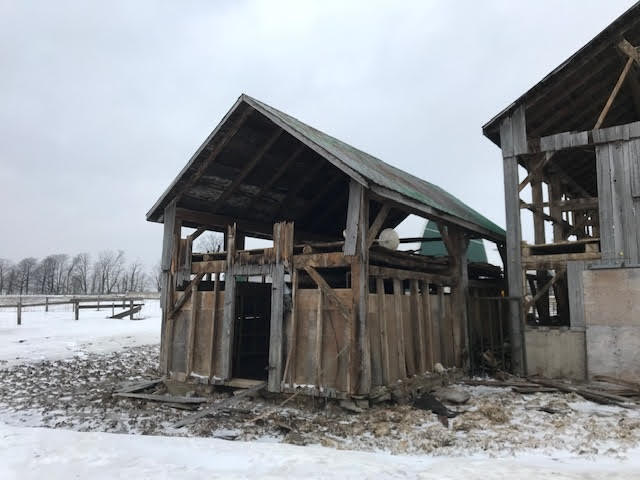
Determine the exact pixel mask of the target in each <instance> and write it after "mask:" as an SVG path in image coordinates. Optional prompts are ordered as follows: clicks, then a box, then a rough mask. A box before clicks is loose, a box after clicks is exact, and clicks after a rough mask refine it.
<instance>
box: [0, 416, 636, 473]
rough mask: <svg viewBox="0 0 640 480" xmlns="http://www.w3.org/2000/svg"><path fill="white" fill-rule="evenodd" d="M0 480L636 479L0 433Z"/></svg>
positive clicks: (466, 461)
mask: <svg viewBox="0 0 640 480" xmlns="http://www.w3.org/2000/svg"><path fill="white" fill-rule="evenodd" d="M0 444H2V445H3V446H2V449H0V478H3V479H6V480H10V479H11V480H12V479H22V480H29V479H34V480H35V479H37V480H41V479H43V478H46V479H50V480H58V479H60V480H63V479H64V480H67V479H69V478H91V479H94V480H96V479H114V478H122V479H129V478H136V479H148V478H153V479H154V480H160V479H165V478H166V479H174V480H175V479H201V478H228V479H233V478H253V479H255V478H274V479H275V478H277V479H283V478H331V479H335V478H376V479H378V478H422V479H441V480H446V479H451V480H454V479H455V480H457V479H476V478H477V479H483V480H492V479H502V478H510V479H514V480H515V479H522V478H545V479H601V478H603V477H605V476H606V477H607V479H608V480H613V479H627V480H628V479H633V478H640V461H639V460H638V458H639V457H640V450H638V451H634V452H632V455H630V457H631V458H634V460H629V461H626V462H620V461H617V460H613V459H606V458H603V459H599V460H598V461H593V460H589V459H584V458H575V457H573V458H572V457H570V456H566V454H562V453H560V454H559V455H557V456H554V457H546V456H541V455H526V454H525V455H521V456H517V457H507V458H489V457H486V456H474V457H465V458H452V457H428V456H402V455H389V454H385V453H364V452H352V451H337V450H332V449H328V448H324V447H297V446H294V445H284V444H275V443H258V442H252V443H248V442H229V441H224V440H216V439H209V438H177V437H174V438H172V437H152V436H137V435H118V434H110V433H78V432H70V431H67V430H49V429H33V428H14V427H6V426H0Z"/></svg>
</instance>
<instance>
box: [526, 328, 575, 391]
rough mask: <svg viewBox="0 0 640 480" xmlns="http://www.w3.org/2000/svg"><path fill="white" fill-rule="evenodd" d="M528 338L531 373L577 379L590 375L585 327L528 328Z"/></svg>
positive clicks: (529, 372) (528, 362) (528, 363)
mask: <svg viewBox="0 0 640 480" xmlns="http://www.w3.org/2000/svg"><path fill="white" fill-rule="evenodd" d="M524 338H525V344H526V352H527V372H528V374H529V375H533V374H537V375H543V376H545V377H549V378H571V379H575V380H584V379H585V378H586V365H585V336H584V331H583V330H569V329H566V328H544V327H539V328H528V329H526V330H525V333H524Z"/></svg>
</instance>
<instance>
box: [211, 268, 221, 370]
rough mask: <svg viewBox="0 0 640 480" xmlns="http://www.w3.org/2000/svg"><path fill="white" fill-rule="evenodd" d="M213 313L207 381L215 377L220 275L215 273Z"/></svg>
mask: <svg viewBox="0 0 640 480" xmlns="http://www.w3.org/2000/svg"><path fill="white" fill-rule="evenodd" d="M213 282H214V283H213V311H212V312H211V349H210V350H209V379H212V378H213V377H214V376H215V370H216V335H217V330H218V328H219V326H218V323H219V322H220V319H219V317H218V295H219V292H220V273H218V272H216V274H215V277H214V279H213Z"/></svg>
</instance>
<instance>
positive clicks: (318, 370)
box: [314, 290, 323, 388]
mask: <svg viewBox="0 0 640 480" xmlns="http://www.w3.org/2000/svg"><path fill="white" fill-rule="evenodd" d="M322 299H323V297H322V290H320V291H319V292H318V309H317V312H316V342H315V343H316V344H315V354H314V364H315V377H316V386H317V387H318V388H320V387H321V386H322V330H323V306H322Z"/></svg>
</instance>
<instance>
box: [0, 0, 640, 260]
mask: <svg viewBox="0 0 640 480" xmlns="http://www.w3.org/2000/svg"><path fill="white" fill-rule="evenodd" d="M631 5H632V2H631V1H630V0H624V1H620V0H607V1H600V0H590V1H585V0H576V1H562V2H558V1H551V0H548V1H482V2H480V1H471V0H468V1H457V2H451V1H445V0H442V1H439V2H435V1H433V2H427V1H418V2H375V1H371V0H366V1H361V2H360V1H349V2H346V1H336V2H331V1H318V2H302V1H289V2H278V1H255V2H251V1H246V2H240V1H234V2H231V1H229V2H214V1H202V2H197V1H174V2H161V1H158V2H146V1H129V0H127V1H107V2H105V1H101V2H98V1H95V2H91V1H76V2H67V1H61V0H56V1H49V0H47V1H42V2H31V1H24V0H15V1H7V0H0V46H1V48H0V180H1V182H2V183H1V184H0V225H1V232H2V235H1V236H0V257H4V258H10V259H13V260H19V259H20V258H21V257H24V256H37V257H42V256H44V255H47V254H50V253H59V252H60V253H69V254H74V253H77V252H80V251H89V252H92V253H96V252H98V251H100V250H103V249H123V250H125V251H126V252H127V254H128V257H129V259H131V260H133V259H136V258H137V259H140V260H141V261H143V262H145V263H146V264H147V265H153V264H154V263H156V261H157V258H158V257H159V252H160V248H161V236H162V226H161V225H159V224H151V223H147V222H146V221H145V214H146V212H147V210H148V209H149V208H150V207H151V206H152V205H153V203H154V202H155V201H156V199H157V198H158V197H159V195H160V194H161V193H162V192H163V191H164V189H165V188H166V187H167V186H168V184H169V183H170V181H171V180H172V179H173V178H174V177H175V175H176V174H177V173H178V171H179V170H180V169H181V168H182V167H183V165H184V164H185V163H186V162H187V160H188V159H189V157H190V156H191V154H192V153H193V151H194V150H195V149H196V148H197V147H198V146H199V145H200V144H201V143H202V141H203V140H204V139H205V137H206V136H207V135H208V134H209V132H210V131H211V130H212V129H213V128H214V127H215V125H216V124H217V123H218V121H219V120H220V119H221V118H222V116H223V115H224V113H225V112H226V111H227V110H228V109H229V108H230V107H231V105H232V104H233V103H234V102H235V100H236V99H237V97H238V96H239V95H240V94H241V93H243V92H244V93H247V94H249V95H251V96H254V97H256V98H258V99H260V100H262V101H264V102H266V103H268V104H270V105H272V106H274V107H276V108H278V109H281V110H283V111H285V112H287V113H289V114H292V115H294V116H296V117H298V118H299V119H300V120H302V121H304V122H306V123H309V124H311V125H313V126H315V127H317V128H319V129H321V130H324V131H325V132H327V133H329V134H332V135H334V136H336V137H338V138H340V139H342V140H344V141H346V142H348V143H351V144H353V145H355V146H356V147H359V148H361V149H363V150H365V151H367V152H369V153H371V154H373V155H375V156H377V157H379V158H381V159H382V160H384V161H386V162H388V163H391V164H393V165H395V166H397V167H399V168H402V169H404V170H406V171H408V172H410V173H413V174H415V175H417V176H420V177H422V178H424V179H426V180H428V181H430V182H432V183H435V184H437V185H439V186H441V187H443V188H445V189H446V190H448V191H450V192H451V193H453V194H454V195H456V196H458V197H459V198H460V199H462V200H463V201H464V202H466V203H468V204H469V205H471V206H473V207H474V208H476V209H477V210H479V211H480V212H481V213H483V214H484V215H486V216H487V217H489V218H490V219H492V220H493V221H494V222H496V223H498V224H500V225H502V226H504V207H503V187H502V165H501V160H500V158H501V157H500V152H499V150H498V148H497V147H495V146H494V145H493V144H492V143H491V142H490V141H489V140H487V139H486V138H484V137H483V136H482V134H481V126H482V125H483V124H484V123H485V122H486V121H487V120H489V119H490V118H491V117H492V116H493V115H495V114H496V113H498V112H499V111H500V110H502V109H503V108H504V107H505V106H507V105H508V104H509V103H510V102H511V101H513V100H514V99H515V98H516V97H518V96H519V95H520V94H522V93H523V92H524V91H525V90H526V89H528V88H529V87H531V86H532V85H534V84H535V83H536V82H537V81H538V80H540V79H541V78H542V76H544V75H545V74H546V73H548V72H549V71H550V70H552V69H553V68H554V67H556V66H557V65H558V64H559V63H560V62H562V61H563V60H565V59H566V58H567V57H568V56H569V55H571V54H572V53H573V52H574V51H575V50H577V49H578V48H579V47H581V46H582V45H583V44H584V43H586V42H587V41H588V40H590V39H591V38H592V37H593V36H595V35H596V34H597V33H598V32H599V31H601V30H602V29H603V28H604V27H606V26H607V25H608V24H609V23H610V22H611V21H612V20H613V19H615V18H616V17H617V16H618V15H620V14H621V13H622V12H623V11H624V10H626V9H627V8H628V7H629V6H631ZM421 226H422V225H420V224H418V223H414V224H413V225H408V226H407V225H405V226H404V227H403V228H404V230H405V231H404V232H401V233H402V234H409V235H411V236H414V235H418V234H420V233H421V232H420V231H419V230H420V228H421ZM413 229H415V231H411V230H413Z"/></svg>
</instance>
